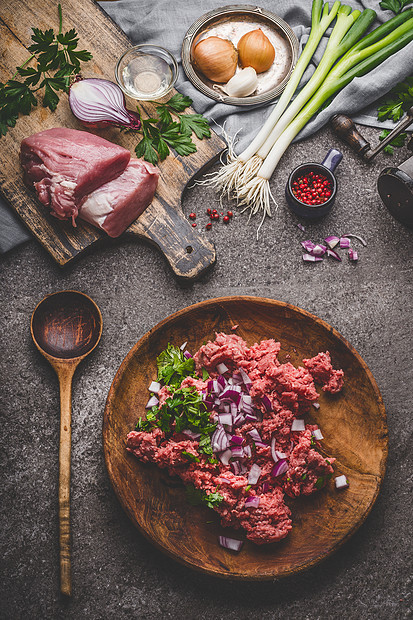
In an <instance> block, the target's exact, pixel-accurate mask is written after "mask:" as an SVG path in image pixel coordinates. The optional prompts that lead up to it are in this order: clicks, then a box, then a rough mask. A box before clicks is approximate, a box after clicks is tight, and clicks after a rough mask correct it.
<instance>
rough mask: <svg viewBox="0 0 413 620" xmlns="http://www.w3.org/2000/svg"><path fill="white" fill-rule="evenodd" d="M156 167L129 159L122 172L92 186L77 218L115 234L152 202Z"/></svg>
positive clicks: (155, 182) (111, 235)
mask: <svg viewBox="0 0 413 620" xmlns="http://www.w3.org/2000/svg"><path fill="white" fill-rule="evenodd" d="M158 177H159V170H158V168H156V167H155V166H153V165H152V164H149V163H148V162H146V161H143V160H141V159H131V160H130V162H129V164H128V165H127V167H126V169H125V171H124V172H122V174H121V175H119V176H118V177H117V178H116V179H113V181H109V182H108V183H105V184H104V185H101V187H98V189H95V191H94V192H92V193H91V194H90V195H89V196H88V197H87V198H86V200H85V202H84V203H83V204H82V206H81V207H80V211H79V217H80V218H82V219H83V220H86V221H87V222H89V223H90V224H94V225H95V226H98V227H99V228H101V229H102V230H104V231H105V232H106V233H107V234H108V235H109V236H110V237H118V236H119V235H120V234H121V233H123V232H124V231H125V230H126V229H127V227H128V226H129V225H130V224H131V223H132V222H133V221H134V220H136V218H137V217H139V216H140V214H141V213H143V211H144V210H145V209H146V207H147V206H148V205H149V204H150V203H151V202H152V198H153V195H154V193H155V190H156V186H157V184H158Z"/></svg>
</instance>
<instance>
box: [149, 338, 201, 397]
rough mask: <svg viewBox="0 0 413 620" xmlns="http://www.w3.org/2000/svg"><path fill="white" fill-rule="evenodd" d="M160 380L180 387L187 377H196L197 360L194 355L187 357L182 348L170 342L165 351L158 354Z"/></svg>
mask: <svg viewBox="0 0 413 620" xmlns="http://www.w3.org/2000/svg"><path fill="white" fill-rule="evenodd" d="M156 363H157V365H158V381H161V382H163V383H165V385H171V386H173V387H179V386H180V385H181V383H182V379H185V377H196V374H195V362H194V360H193V358H192V357H190V358H189V359H187V358H186V357H185V356H184V354H183V352H182V351H181V349H179V348H178V347H174V346H173V345H172V344H168V346H167V348H166V349H165V351H162V353H161V354H160V355H158V357H157V360H156Z"/></svg>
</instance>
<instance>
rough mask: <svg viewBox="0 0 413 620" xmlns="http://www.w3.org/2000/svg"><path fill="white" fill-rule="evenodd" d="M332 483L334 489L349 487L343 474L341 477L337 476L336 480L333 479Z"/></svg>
mask: <svg viewBox="0 0 413 620" xmlns="http://www.w3.org/2000/svg"><path fill="white" fill-rule="evenodd" d="M334 482H335V485H336V489H347V487H348V486H349V483H348V480H347V478H346V477H345V475H344V474H343V475H342V476H337V477H336V478H334Z"/></svg>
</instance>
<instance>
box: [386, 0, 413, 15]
mask: <svg viewBox="0 0 413 620" xmlns="http://www.w3.org/2000/svg"><path fill="white" fill-rule="evenodd" d="M411 1H412V0H382V2H380V3H379V6H380V8H381V9H383V11H386V10H387V11H393V13H394V14H395V15H398V14H399V13H401V12H402V10H403V9H404V8H405V7H406V6H407V5H409V4H411Z"/></svg>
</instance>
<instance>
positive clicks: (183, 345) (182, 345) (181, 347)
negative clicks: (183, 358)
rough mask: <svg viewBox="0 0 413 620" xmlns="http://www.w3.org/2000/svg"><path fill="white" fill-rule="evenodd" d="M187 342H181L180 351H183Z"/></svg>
mask: <svg viewBox="0 0 413 620" xmlns="http://www.w3.org/2000/svg"><path fill="white" fill-rule="evenodd" d="M187 344H188V341H186V342H184V343H183V344H181V346H180V347H179V348H180V349H181V351H184V350H185V349H186V345H187Z"/></svg>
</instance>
